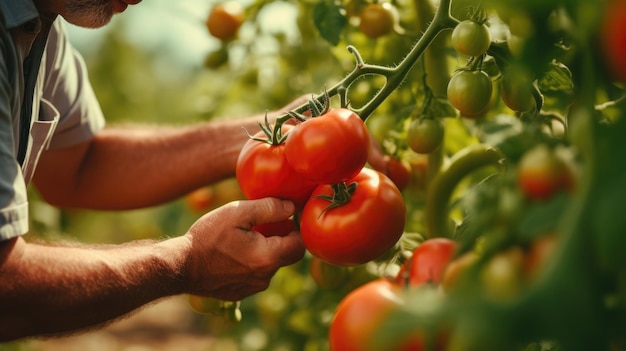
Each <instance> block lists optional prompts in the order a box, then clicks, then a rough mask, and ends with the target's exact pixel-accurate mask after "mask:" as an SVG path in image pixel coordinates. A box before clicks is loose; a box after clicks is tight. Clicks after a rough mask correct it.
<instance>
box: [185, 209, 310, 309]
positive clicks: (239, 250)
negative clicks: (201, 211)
mask: <svg viewBox="0 0 626 351" xmlns="http://www.w3.org/2000/svg"><path fill="white" fill-rule="evenodd" d="M294 210H295V208H294V205H293V203H292V202H291V201H283V200H279V199H275V198H265V199H260V200H248V201H235V202H231V203H228V204H226V205H224V206H222V207H220V208H218V209H216V210H214V211H211V212H209V213H207V214H206V215H204V216H202V217H201V218H200V219H198V221H196V223H194V224H193V226H192V227H191V228H190V229H189V231H188V232H187V234H186V235H185V237H186V238H188V239H189V242H190V252H189V254H188V259H187V261H186V268H185V276H186V277H187V279H188V282H189V292H190V293H193V294H197V295H204V296H211V297H215V298H219V299H223V300H230V301H237V300H241V299H243V298H245V297H247V296H250V295H252V294H255V293H257V292H259V291H262V290H265V289H266V288H267V286H268V285H269V282H270V279H271V278H272V276H273V275H274V273H276V271H277V270H278V268H280V267H282V266H286V265H290V264H293V263H295V262H297V261H299V260H300V259H302V257H303V255H304V251H305V249H304V244H303V243H302V238H301V237H300V233H298V232H296V231H293V232H291V233H289V234H288V235H287V236H283V237H280V236H272V237H265V236H263V235H262V234H260V233H258V232H255V231H253V230H252V227H253V226H254V225H259V224H264V223H271V222H278V221H281V220H285V219H288V218H289V217H291V216H292V215H293V214H294Z"/></svg>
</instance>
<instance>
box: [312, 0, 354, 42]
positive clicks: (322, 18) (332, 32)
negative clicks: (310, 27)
mask: <svg viewBox="0 0 626 351" xmlns="http://www.w3.org/2000/svg"><path fill="white" fill-rule="evenodd" d="M347 21H348V19H347V18H346V9H345V8H344V6H343V4H342V3H341V1H336V0H326V1H320V2H318V3H317V4H316V5H315V8H314V9H313V22H314V23H315V27H316V28H317V30H318V31H319V32H320V35H321V36H322V38H324V39H325V40H326V41H327V42H329V43H331V44H332V45H337V44H339V37H340V35H341V30H342V29H343V27H344V26H345V25H346V23H347Z"/></svg>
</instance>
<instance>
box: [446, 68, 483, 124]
mask: <svg viewBox="0 0 626 351" xmlns="http://www.w3.org/2000/svg"><path fill="white" fill-rule="evenodd" d="M492 91H493V85H492V83H491V78H489V76H488V75H487V73H485V72H483V71H469V70H463V71H458V72H457V73H455V74H454V75H453V76H452V78H450V81H449V82H448V90H447V93H448V100H449V101H450V103H451V104H452V106H454V107H455V108H456V109H457V110H459V112H461V115H462V116H464V117H470V118H476V117H480V116H482V115H484V114H485V112H487V109H488V108H489V101H490V100H491V93H492Z"/></svg>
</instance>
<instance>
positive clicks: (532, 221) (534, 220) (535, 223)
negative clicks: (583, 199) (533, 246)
mask: <svg viewBox="0 0 626 351" xmlns="http://www.w3.org/2000/svg"><path fill="white" fill-rule="evenodd" d="M570 201H571V199H570V197H569V196H568V195H567V194H566V193H560V194H558V195H556V196H554V197H552V198H550V200H548V201H547V202H543V203H538V204H536V205H535V206H533V207H531V208H530V209H529V210H528V212H526V214H525V215H524V217H523V218H522V220H521V221H520V223H519V228H518V229H519V233H520V236H521V237H523V238H526V239H532V238H534V237H536V236H538V235H541V234H543V233H546V232H547V231H550V230H552V229H554V228H556V227H557V225H558V222H559V221H560V220H561V217H562V214H563V213H564V211H565V208H566V207H567V206H568V204H569V203H570Z"/></svg>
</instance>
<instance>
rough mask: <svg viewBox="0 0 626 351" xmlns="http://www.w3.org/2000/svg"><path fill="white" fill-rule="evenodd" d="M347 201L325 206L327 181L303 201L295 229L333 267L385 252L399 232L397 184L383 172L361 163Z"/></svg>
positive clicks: (402, 214) (402, 210)
mask: <svg viewBox="0 0 626 351" xmlns="http://www.w3.org/2000/svg"><path fill="white" fill-rule="evenodd" d="M347 183H348V184H349V183H356V190H355V191H354V192H353V193H352V197H351V198H350V201H349V202H348V203H346V204H343V205H341V206H338V207H334V208H330V209H327V207H328V205H330V202H329V201H328V200H325V199H321V198H319V196H333V189H332V187H331V186H330V185H320V186H318V187H317V188H315V190H314V191H313V193H312V194H311V199H310V200H309V201H308V202H307V203H306V205H305V206H304V210H303V211H302V218H301V222H300V232H301V233H302V240H304V245H305V246H306V248H307V249H308V250H309V252H311V254H313V256H316V257H318V258H320V259H322V260H324V261H326V262H328V263H331V264H334V265H337V266H355V265H359V264H363V263H366V262H368V261H370V260H373V259H375V258H377V257H379V256H380V255H382V254H384V253H385V252H386V251H387V250H388V249H389V248H391V247H392V246H393V245H394V244H395V243H396V242H397V241H398V239H400V237H401V236H402V232H403V231H404V225H405V220H406V206H405V204H404V199H403V198H402V194H401V193H400V191H399V190H398V188H397V187H396V186H395V185H394V184H393V182H392V181H391V179H389V178H388V177H387V176H385V175H384V174H382V173H380V172H378V171H375V170H372V169H369V168H363V170H362V171H361V173H359V174H358V175H357V176H356V177H355V178H353V179H351V180H350V181H349V182H347Z"/></svg>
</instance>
